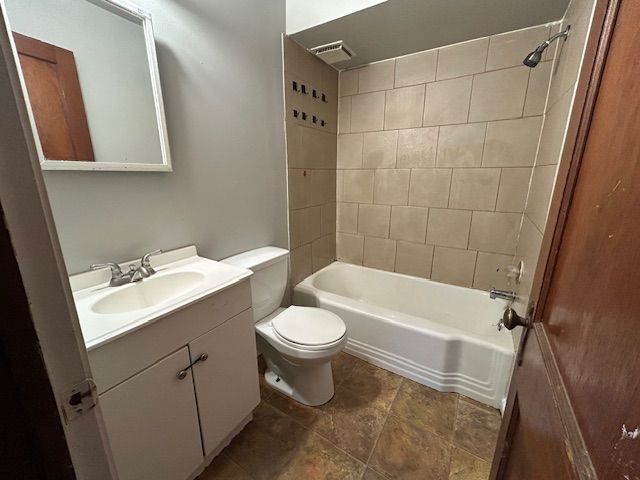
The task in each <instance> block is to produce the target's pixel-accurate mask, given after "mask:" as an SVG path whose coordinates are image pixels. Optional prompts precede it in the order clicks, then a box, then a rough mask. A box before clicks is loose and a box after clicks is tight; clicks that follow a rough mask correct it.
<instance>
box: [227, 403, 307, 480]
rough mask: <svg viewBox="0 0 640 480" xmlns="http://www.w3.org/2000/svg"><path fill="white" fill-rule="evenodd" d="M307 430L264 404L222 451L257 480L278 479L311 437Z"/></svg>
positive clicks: (259, 406)
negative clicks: (296, 450) (298, 449)
mask: <svg viewBox="0 0 640 480" xmlns="http://www.w3.org/2000/svg"><path fill="white" fill-rule="evenodd" d="M310 434H311V432H309V431H308V430H307V429H305V428H303V427H302V426H300V425H299V424H298V423H296V422H295V421H293V419H291V418H289V417H287V416H286V415H284V414H283V413H281V412H279V411H278V410H276V409H274V408H273V407H271V406H269V405H266V404H264V403H261V404H260V405H258V407H257V408H256V409H255V410H254V419H253V421H251V422H250V423H249V424H248V425H247V426H246V427H245V428H244V429H243V430H242V431H241V432H240V433H239V434H238V435H237V436H236V437H235V438H234V439H233V441H232V442H231V444H230V445H229V446H228V447H227V448H225V449H224V450H223V453H224V454H225V455H227V456H228V457H229V458H230V459H231V460H233V461H234V462H235V463H237V464H238V465H239V466H240V467H241V468H242V469H243V470H245V471H246V472H247V473H249V474H250V475H251V476H252V477H253V478H255V479H257V480H268V479H272V478H277V475H278V474H279V473H280V472H281V471H282V469H283V468H284V466H285V465H286V464H287V462H288V461H289V459H290V458H291V456H292V455H293V453H294V451H295V449H296V448H297V447H298V446H299V445H301V444H302V443H303V442H304V440H305V438H306V437H307V436H308V435H310Z"/></svg>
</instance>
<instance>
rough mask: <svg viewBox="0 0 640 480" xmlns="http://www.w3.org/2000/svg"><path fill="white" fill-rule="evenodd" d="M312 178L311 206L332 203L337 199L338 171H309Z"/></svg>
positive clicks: (308, 173)
mask: <svg viewBox="0 0 640 480" xmlns="http://www.w3.org/2000/svg"><path fill="white" fill-rule="evenodd" d="M307 177H310V178H311V192H310V193H311V205H320V204H322V203H331V202H334V201H335V199H336V170H335V169H331V170H314V169H311V170H307Z"/></svg>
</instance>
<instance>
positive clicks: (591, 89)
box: [489, 0, 622, 480]
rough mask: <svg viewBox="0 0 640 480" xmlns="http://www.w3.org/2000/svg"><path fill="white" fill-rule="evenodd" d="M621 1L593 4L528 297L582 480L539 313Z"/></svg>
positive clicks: (498, 458) (504, 453) (502, 463)
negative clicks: (589, 27)
mask: <svg viewBox="0 0 640 480" xmlns="http://www.w3.org/2000/svg"><path fill="white" fill-rule="evenodd" d="M621 1H622V0H596V5H595V11H594V15H593V19H592V25H591V30H590V32H589V36H588V38H587V43H586V50H585V55H584V58H583V61H582V67H581V70H580V75H579V78H578V83H577V87H576V93H575V97H574V103H573V108H572V110H571V114H570V118H569V124H568V127H567V132H566V137H565V143H564V144H565V147H564V149H563V152H562V157H561V159H560V162H559V165H558V172H557V175H556V183H555V186H554V190H553V194H552V197H551V203H550V206H549V213H548V216H547V222H546V225H545V230H544V235H543V239H542V245H541V249H540V254H539V256H538V262H537V265H536V269H535V274H534V278H533V285H532V289H531V293H530V297H529V298H530V304H531V305H534V306H535V310H534V311H533V313H532V322H533V326H532V329H533V330H535V331H536V333H537V335H536V337H537V339H538V341H539V344H540V348H541V350H542V352H543V357H544V359H545V363H546V364H547V367H548V370H549V372H550V377H549V382H550V384H551V385H552V386H553V387H554V392H555V395H554V396H555V400H556V403H557V405H558V410H559V413H560V416H561V418H562V421H563V426H564V428H565V431H566V434H567V437H568V438H569V439H570V440H571V445H568V446H567V448H569V449H571V451H572V453H573V457H574V465H575V467H576V474H577V476H578V478H580V479H585V480H586V479H590V480H591V479H596V478H597V475H596V473H595V470H594V468H593V465H592V464H591V461H590V459H589V455H588V452H587V450H586V446H585V443H584V439H583V438H582V435H581V433H580V430H579V428H578V424H577V420H576V418H575V415H574V413H573V409H572V407H571V404H570V403H569V401H568V395H567V392H566V389H565V386H564V383H563V381H562V377H561V376H560V374H559V369H558V367H557V365H556V363H555V360H554V357H553V354H552V352H551V349H550V344H549V341H548V339H547V336H546V333H545V331H544V329H543V328H541V322H542V318H541V317H542V312H543V311H544V306H545V303H546V299H547V295H548V293H549V287H550V285H551V279H552V273H553V270H554V268H555V265H556V262H557V259H558V255H559V250H560V245H561V242H562V237H563V234H564V230H565V226H566V223H567V217H568V212H569V207H570V206H571V202H572V199H573V194H574V191H575V188H576V184H577V178H578V173H579V170H580V166H581V164H582V156H583V153H584V150H585V147H586V143H587V138H588V134H589V129H590V127H591V119H592V116H593V112H594V109H595V103H596V99H597V96H598V90H599V88H600V82H601V80H602V75H603V72H604V67H605V64H606V60H607V54H608V52H609V47H610V44H611V40H612V37H613V30H614V27H615V22H616V18H617V15H618V11H619V10H620V4H621ZM527 333H528V332H527V331H525V332H524V334H523V335H522V337H521V340H520V345H519V349H518V354H517V359H516V362H518V363H519V361H520V359H521V355H522V352H523V350H524V346H525V343H526V341H527V339H528V338H529V335H528V334H527ZM517 369H518V365H517V364H516V367H515V368H514V370H513V374H512V378H511V384H510V388H509V393H508V396H507V405H506V408H505V411H504V415H503V419H502V425H501V428H500V432H499V434H498V440H497V444H496V451H495V455H494V458H493V463H492V465H491V474H490V477H489V478H490V479H491V480H497V479H499V478H501V476H502V473H503V469H504V468H505V467H506V460H507V458H508V445H509V443H510V437H511V434H512V433H513V432H512V431H511V430H510V429H509V426H510V424H511V417H512V415H513V406H514V400H515V394H516V385H515V383H516V382H514V381H513V380H514V378H515V376H516V374H517Z"/></svg>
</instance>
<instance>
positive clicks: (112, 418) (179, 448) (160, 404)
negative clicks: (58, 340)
mask: <svg viewBox="0 0 640 480" xmlns="http://www.w3.org/2000/svg"><path fill="white" fill-rule="evenodd" d="M187 365H189V351H188V349H187V347H183V348H182V349H180V350H178V351H177V352H175V353H173V354H171V355H169V356H168V357H166V358H164V359H162V360H160V361H159V362H158V363H156V364H154V365H152V366H151V367H149V368H147V369H146V370H143V371H142V372H140V373H139V374H137V375H135V376H134V377H132V378H130V379H129V380H126V381H125V382H123V383H121V384H120V385H118V386H116V387H114V388H112V389H111V390H109V391H107V392H105V393H103V394H102V395H100V405H101V406H102V413H103V416H104V420H105V424H106V429H107V434H108V436H109V441H110V444H111V451H112V453H113V457H114V461H115V464H116V468H117V470H118V475H119V477H120V480H143V479H149V480H163V479H166V480H182V479H185V478H187V477H189V475H191V474H192V473H193V471H194V470H195V469H196V468H197V467H198V466H199V465H200V463H202V458H203V456H202V446H201V443H200V430H199V426H198V413H197V409H196V402H195V396H194V393H193V378H192V375H191V373H190V372H189V371H187V372H188V373H187V376H186V377H185V378H183V379H182V380H180V379H178V377H177V373H178V372H179V371H180V370H182V369H183V368H185V367H186V366H187Z"/></svg>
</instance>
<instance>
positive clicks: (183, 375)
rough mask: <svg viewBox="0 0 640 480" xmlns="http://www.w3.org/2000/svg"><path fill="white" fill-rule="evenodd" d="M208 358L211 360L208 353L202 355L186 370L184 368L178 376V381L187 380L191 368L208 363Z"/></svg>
mask: <svg viewBox="0 0 640 480" xmlns="http://www.w3.org/2000/svg"><path fill="white" fill-rule="evenodd" d="M208 358H209V355H208V354H206V353H202V354H200V356H199V357H198V358H196V359H195V360H194V361H193V362H191V363H190V364H189V365H187V366H186V367H185V368H183V369H182V370H180V371H179V372H178V374H177V375H176V376H177V377H178V380H184V379H185V378H187V371H188V370H189V369H190V368H191V367H193V366H194V365H195V364H196V363H198V362H206V361H207V359H208Z"/></svg>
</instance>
